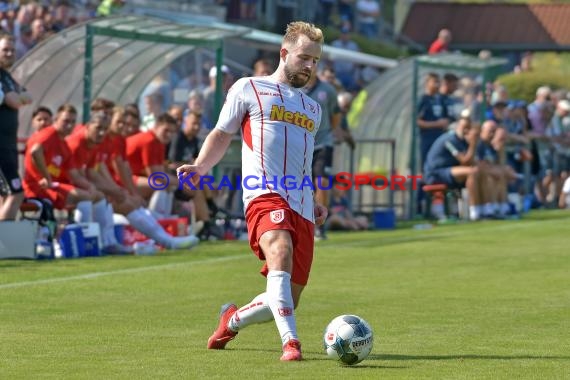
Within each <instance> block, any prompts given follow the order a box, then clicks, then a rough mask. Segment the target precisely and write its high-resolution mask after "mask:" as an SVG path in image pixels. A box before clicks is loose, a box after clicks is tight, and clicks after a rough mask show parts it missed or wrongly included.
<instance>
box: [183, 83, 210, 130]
mask: <svg viewBox="0 0 570 380" xmlns="http://www.w3.org/2000/svg"><path fill="white" fill-rule="evenodd" d="M187 105H188V108H187V109H186V111H184V116H186V115H188V114H189V113H192V112H193V113H196V114H200V115H202V117H201V120H202V127H201V128H200V133H201V136H200V137H205V136H206V135H207V134H208V133H209V132H210V131H211V130H212V128H213V127H214V125H213V123H212V121H211V120H210V119H209V118H208V117H207V116H206V115H205V114H204V96H203V95H202V93H201V92H200V91H198V90H192V91H190V93H189V94H188V103H187Z"/></svg>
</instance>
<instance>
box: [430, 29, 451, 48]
mask: <svg viewBox="0 0 570 380" xmlns="http://www.w3.org/2000/svg"><path fill="white" fill-rule="evenodd" d="M450 43H451V32H450V31H449V30H448V29H442V30H440V31H439V34H438V35H437V39H436V40H435V41H433V42H432V44H431V46H430V47H429V50H428V53H429V54H439V53H447V52H448V51H449V44H450Z"/></svg>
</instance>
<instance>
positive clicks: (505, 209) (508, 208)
mask: <svg viewBox="0 0 570 380" xmlns="http://www.w3.org/2000/svg"><path fill="white" fill-rule="evenodd" d="M499 212H500V213H501V215H508V214H509V213H510V212H511V206H510V205H509V203H508V202H503V203H501V206H500V209H499Z"/></svg>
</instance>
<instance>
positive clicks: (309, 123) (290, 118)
mask: <svg viewBox="0 0 570 380" xmlns="http://www.w3.org/2000/svg"><path fill="white" fill-rule="evenodd" d="M269 118H270V119H271V120H277V121H284V122H286V123H291V124H295V125H296V126H298V127H301V128H305V129H306V130H307V131H309V132H313V130H314V129H315V122H314V121H313V120H311V119H309V118H308V117H307V115H305V114H304V113H301V112H299V111H297V112H291V111H287V110H286V109H285V106H277V105H273V107H271V116H270V117H269Z"/></svg>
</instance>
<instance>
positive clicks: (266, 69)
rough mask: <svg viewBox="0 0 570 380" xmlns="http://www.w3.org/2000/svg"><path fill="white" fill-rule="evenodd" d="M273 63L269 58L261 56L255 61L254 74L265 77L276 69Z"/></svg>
mask: <svg viewBox="0 0 570 380" xmlns="http://www.w3.org/2000/svg"><path fill="white" fill-rule="evenodd" d="M274 70H275V69H274V67H273V63H271V61H270V60H269V59H267V58H260V59H258V60H256V61H255V62H254V63H253V76H254V77H264V76H267V75H271V73H273V71H274Z"/></svg>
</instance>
